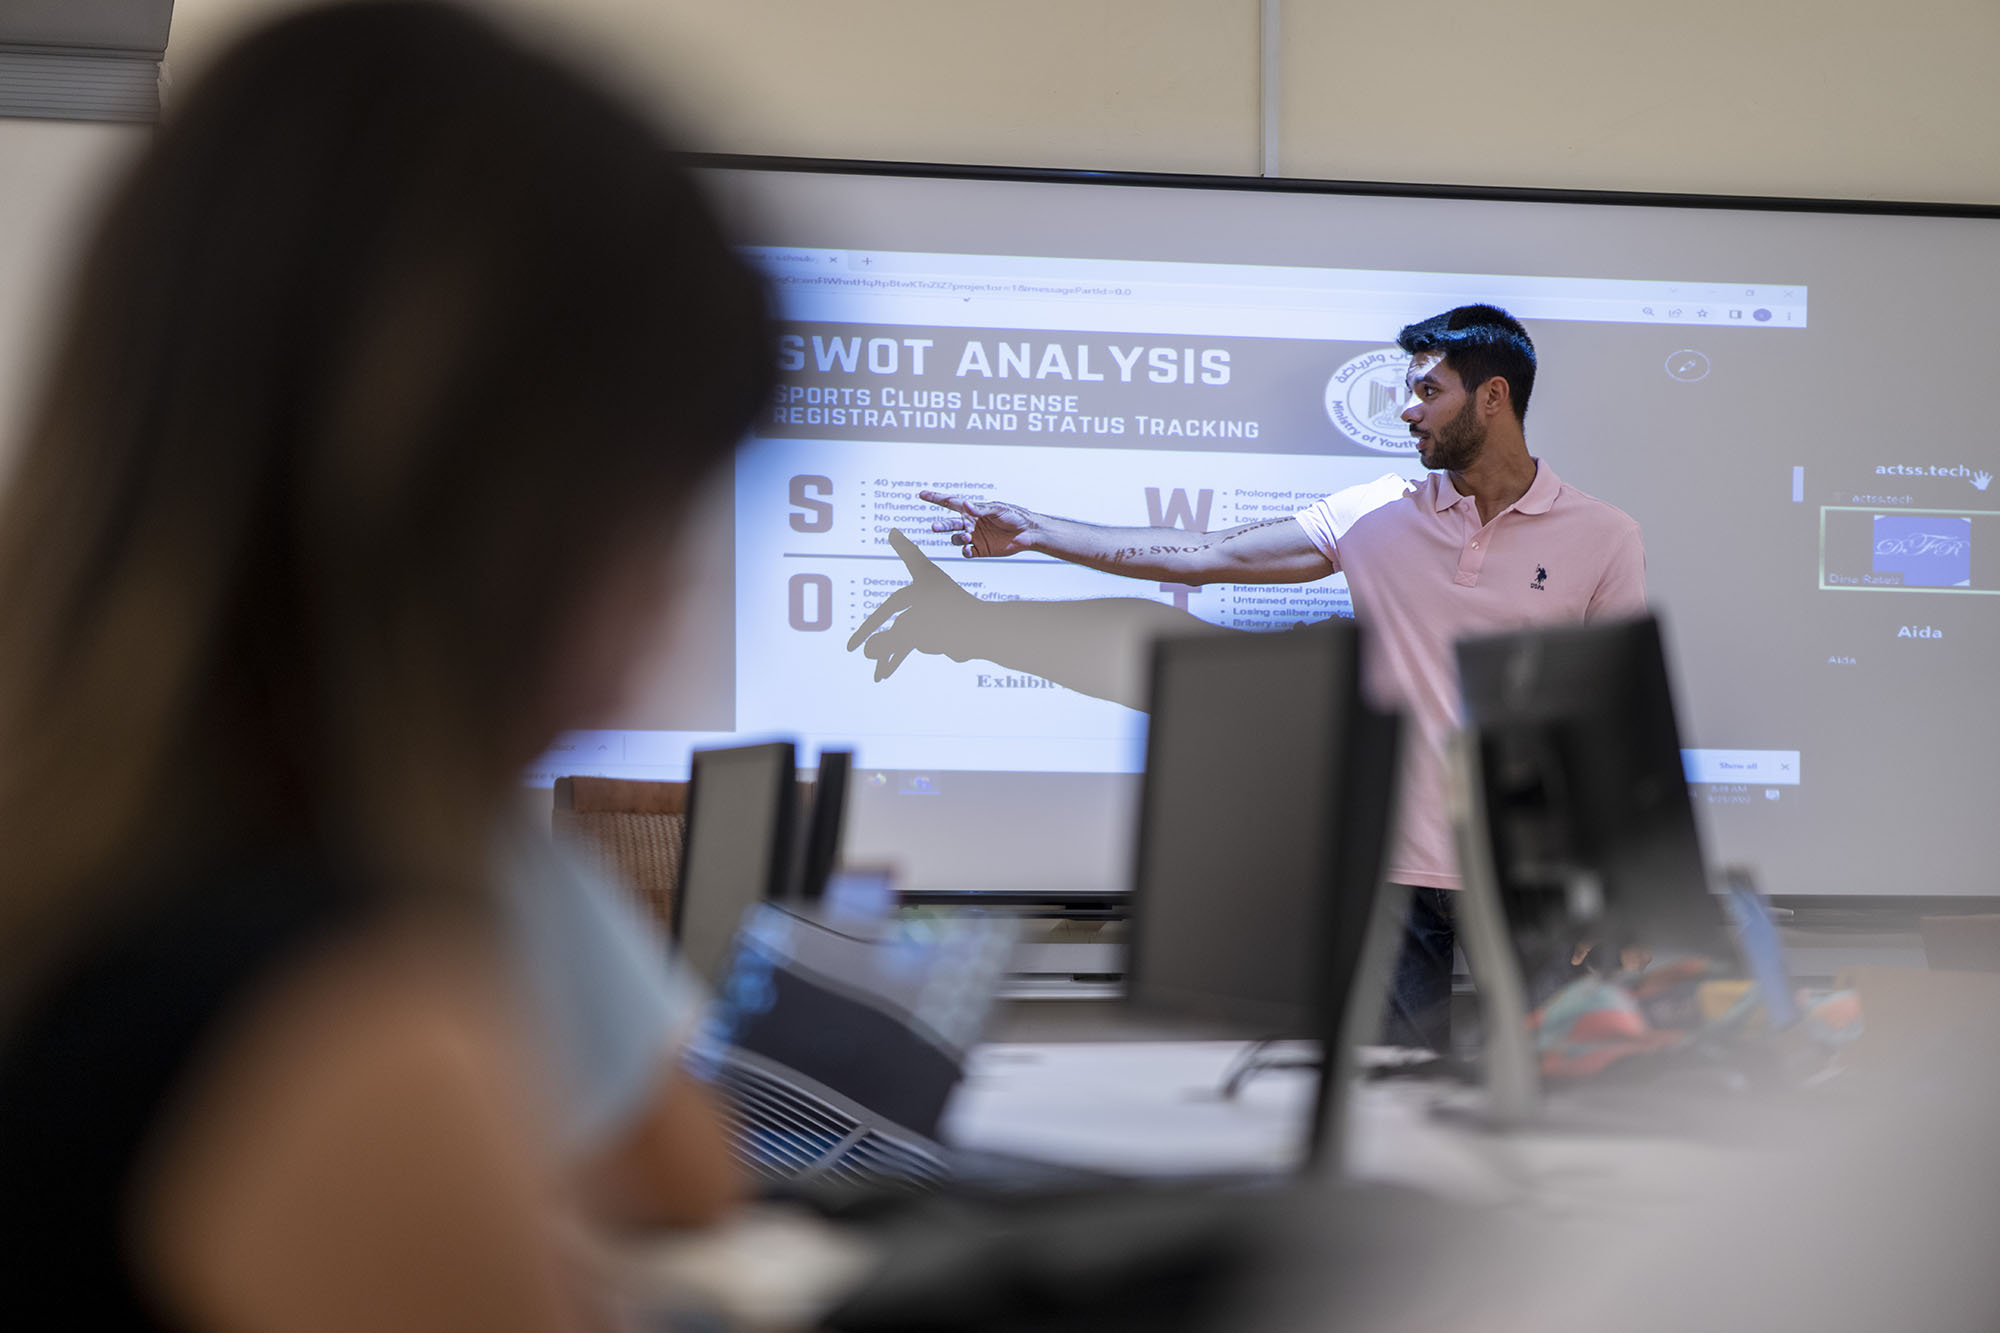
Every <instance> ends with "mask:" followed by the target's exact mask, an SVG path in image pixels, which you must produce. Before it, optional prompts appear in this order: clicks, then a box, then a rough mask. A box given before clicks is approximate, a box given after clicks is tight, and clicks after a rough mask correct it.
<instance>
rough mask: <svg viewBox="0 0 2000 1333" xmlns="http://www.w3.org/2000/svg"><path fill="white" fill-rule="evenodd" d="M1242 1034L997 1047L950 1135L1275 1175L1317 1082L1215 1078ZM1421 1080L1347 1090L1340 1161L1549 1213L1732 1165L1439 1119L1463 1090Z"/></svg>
mask: <svg viewBox="0 0 2000 1333" xmlns="http://www.w3.org/2000/svg"><path fill="white" fill-rule="evenodd" d="M1244 1049H1245V1044H1244V1043H1242V1042H1220V1041H1202V1042H1049V1043H1025V1042H1019V1043H994V1044H991V1045H987V1046H983V1047H981V1048H979V1050H978V1051H976V1052H975V1053H974V1056H973V1059H972V1060H971V1062H970V1063H969V1065H968V1067H967V1078H966V1081H965V1083H964V1084H963V1085H962V1087H961V1088H960V1090H959V1092H958V1095H957V1096H956V1097H955V1098H954V1099H953V1103H952V1106H951V1109H950V1111H949V1113H948V1114H947V1116H946V1119H945V1125H944V1134H945V1137H946V1138H947V1139H948V1140H949V1141H951V1142H954V1143H961V1144H965V1145H968V1146H972V1147H978V1148H983V1149H989V1150H993V1151H999V1152H1008V1153H1015V1154H1020V1155H1024V1156H1032V1157H1038V1158H1043V1159H1045V1160H1050V1161H1057V1162H1062V1163H1065V1164H1070V1165H1078V1166H1092V1167H1099V1168H1105V1169H1110V1170H1119V1171H1132V1172H1137V1173H1150V1172H1162V1173H1175V1174H1179V1173H1187V1172H1209V1171H1214V1172H1228V1173H1238V1172H1273V1173H1278V1172H1284V1171H1286V1170H1291V1169H1296V1168H1297V1167H1298V1166H1299V1165H1300V1164H1301V1163H1302V1161H1303V1153H1304V1148H1305V1144H1306V1141H1307V1129H1308V1117H1309V1116H1310V1114H1311V1098H1312V1090H1313V1082H1314V1080H1313V1078H1312V1076H1311V1075H1310V1074H1308V1073H1305V1072H1303V1071H1298V1070H1286V1069H1279V1070H1272V1071H1270V1072H1267V1073H1262V1074H1260V1075H1258V1076H1257V1077H1256V1078H1253V1079H1251V1080H1250V1081H1249V1082H1248V1083H1247V1084H1245V1086H1244V1088H1243V1090H1242V1092H1241V1093H1240V1095H1239V1096H1238V1097H1236V1098H1235V1099H1233V1100H1229V1099H1224V1098H1223V1097H1221V1096H1220V1095H1219V1092H1218V1090H1219V1088H1220V1086H1221V1084H1222V1081H1223V1079H1224V1078H1225V1077H1226V1076H1227V1072H1228V1070H1229V1069H1230V1067H1231V1066H1232V1064H1233V1062H1234V1061H1235V1060H1236V1059H1237V1058H1238V1056H1239V1055H1241V1053H1242V1052H1243V1050H1244ZM1470 1096H1471V1094H1469V1093H1468V1091H1467V1090H1464V1089H1461V1088H1457V1087H1451V1086H1444V1085H1438V1084H1432V1083H1424V1082H1416V1081H1409V1082H1395V1081H1391V1082H1379V1083H1370V1082H1358V1083H1356V1084H1354V1085H1353V1086H1352V1087H1351V1088H1350V1089H1349V1102H1348V1122H1347V1148H1346V1166H1347V1172H1348V1174H1349V1175H1350V1176H1352V1177H1354V1178H1358V1179H1362V1180H1370V1181H1379V1182H1385V1183H1393V1184H1404V1185H1410V1186H1414V1187H1417V1188H1421V1189H1424V1190H1428V1191H1431V1192H1433V1193H1437V1194H1441V1195H1444V1196H1446V1197H1450V1198H1456V1199H1462V1200H1465V1201H1467V1202H1472V1203H1481V1204H1491V1205H1499V1206H1510V1207H1530V1208H1535V1209H1537V1210H1544V1211H1547V1212H1549V1213H1550V1214H1551V1215H1567V1214H1572V1213H1579V1212H1581V1213H1590V1212H1593V1211H1599V1210H1603V1211H1609V1212H1612V1213H1616V1214H1620V1215H1622V1214H1625V1213H1627V1212H1629V1211H1631V1210H1632V1209H1634V1208H1638V1209H1646V1208H1651V1207H1656V1206H1658V1205H1659V1204H1661V1203H1663V1202H1667V1201H1670V1200H1674V1199H1680V1198H1685V1197H1687V1196H1688V1195H1689V1193H1690V1192H1691V1191H1698V1190H1699V1189H1700V1188H1702V1186H1703V1183H1704V1182H1705V1181H1707V1180H1709V1179H1710V1178H1711V1173H1712V1172H1713V1173H1721V1174H1726V1173H1727V1172H1728V1170H1729V1166H1728V1163H1729V1161H1730V1159H1731V1156H1732V1154H1731V1152H1730V1151H1729V1150H1727V1149H1719V1148H1717V1147H1715V1146H1713V1145H1710V1144H1702V1143H1694V1142H1690V1141H1687V1140H1685V1139H1678V1138H1672V1137H1668V1136H1665V1135H1652V1134H1646V1133H1642V1132H1635V1133H1630V1134H1620V1135H1602V1134H1598V1135H1579V1134H1575V1133H1563V1132H1533V1131H1529V1132H1521V1133H1510V1134H1505V1135H1502V1134H1495V1133H1490V1132H1487V1131H1484V1130H1481V1129H1478V1128H1475V1127H1473V1126H1471V1125H1468V1124H1466V1123H1464V1122H1463V1121H1454V1120H1452V1119H1448V1118H1445V1117H1441V1116H1439V1115H1436V1114H1433V1109H1434V1108H1435V1107H1436V1106H1438V1105H1439V1104H1441V1103H1444V1104H1451V1103H1457V1104H1460V1105H1464V1104H1466V1103H1467V1102H1468V1101H1469V1100H1470Z"/></svg>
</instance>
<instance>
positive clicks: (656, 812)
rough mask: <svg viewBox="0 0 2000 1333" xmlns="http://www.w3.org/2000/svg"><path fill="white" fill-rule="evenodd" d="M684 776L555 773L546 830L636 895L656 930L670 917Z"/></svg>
mask: <svg viewBox="0 0 2000 1333" xmlns="http://www.w3.org/2000/svg"><path fill="white" fill-rule="evenodd" d="M687 787H688V784H687V783H685V782H649V781H642V780H639V779H633V778H594V777H569V778H557V779H556V783H555V810H554V812H553V815H552V817H551V826H552V832H553V833H554V835H555V839H556V841H557V842H558V843H561V844H562V845H563V846H565V847H568V848H570V849H571V850H572V851H574V852H576V853H578V854H579V855H582V856H583V857H585V858H586V859H588V860H590V861H592V862H594V863H595V864H596V865H597V866H598V867H599V868H600V869H601V870H603V872H604V873H605V874H607V875H609V876H610V877H611V878H612V879H614V880H615V881H617V882H618V883H620V884H622V885H624V886H625V888H626V889H627V890H629V891H630V892H631V893H632V895H633V896H634V897H635V898H637V899H638V901H639V903H640V904H641V905H642V906H643V907H644V908H645V910H646V911H647V913H648V914H650V915H651V916H652V917H653V919H654V920H655V921H657V922H658V923H659V926H660V929H661V930H662V931H665V930H668V929H670V927H671V926H672V923H673V919H674V888H675V886H676V885H677V884H679V883H680V878H681V852H682V849H683V847H684V846H685V845H686V842H687Z"/></svg>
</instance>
